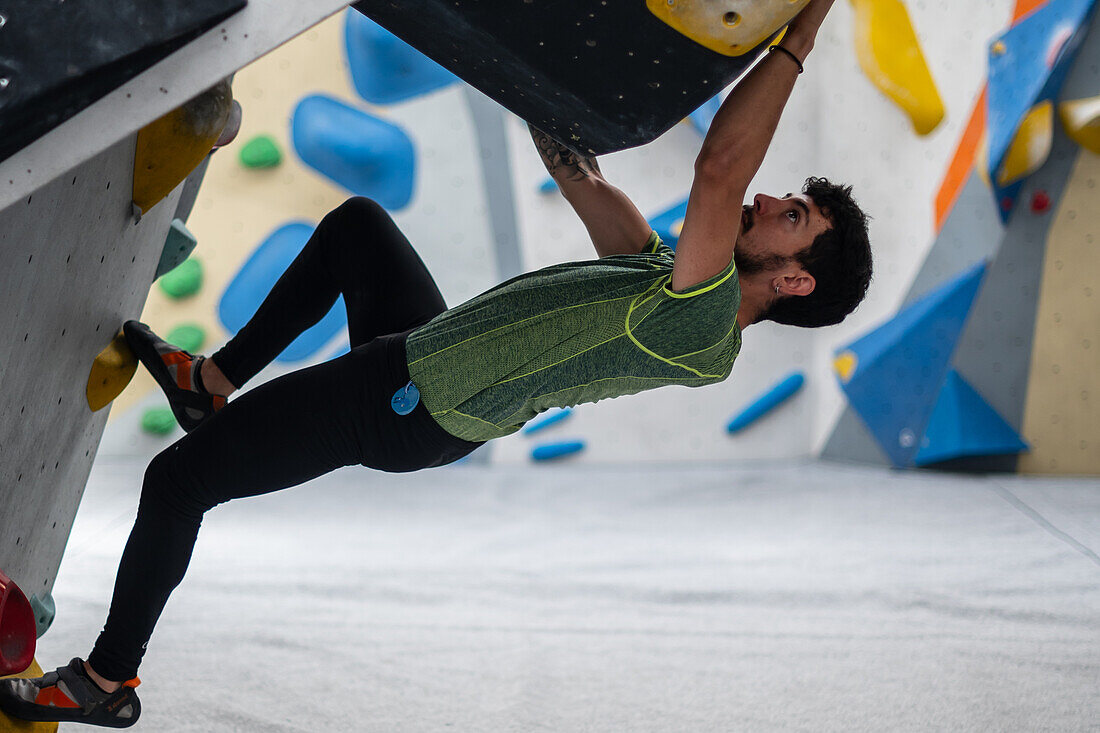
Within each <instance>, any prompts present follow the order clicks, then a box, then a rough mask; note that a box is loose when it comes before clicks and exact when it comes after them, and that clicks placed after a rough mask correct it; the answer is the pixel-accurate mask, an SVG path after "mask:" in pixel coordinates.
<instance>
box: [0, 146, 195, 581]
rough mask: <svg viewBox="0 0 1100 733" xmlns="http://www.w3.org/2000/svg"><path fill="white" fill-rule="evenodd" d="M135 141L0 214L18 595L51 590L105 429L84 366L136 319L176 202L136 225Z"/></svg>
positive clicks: (10, 541) (2, 516)
mask: <svg viewBox="0 0 1100 733" xmlns="http://www.w3.org/2000/svg"><path fill="white" fill-rule="evenodd" d="M134 139H135V136H133V135H131V136H130V137H129V138H127V139H125V140H123V141H121V142H119V143H117V144H115V145H113V146H112V147H110V148H108V149H107V150H105V151H103V152H101V153H99V154H98V155H96V156H94V157H92V158H91V159H89V160H88V161H87V162H85V163H83V164H82V165H80V166H78V167H76V168H74V169H73V170H71V171H69V172H67V173H65V174H64V175H62V176H60V177H59V178H56V179H55V180H53V181H51V182H50V183H48V184H46V185H45V186H43V187H41V188H39V189H38V190H36V191H34V193H32V194H29V195H27V196H25V197H24V198H22V199H20V200H19V201H16V202H15V203H14V204H12V205H10V206H8V207H7V208H6V209H4V210H3V211H2V212H0V313H3V314H4V317H3V318H2V319H0V508H2V511H0V567H2V568H3V569H4V572H6V573H7V574H8V575H10V576H11V577H12V578H13V579H14V580H15V581H16V582H17V583H19V585H20V586H21V587H22V588H23V590H24V591H25V592H26V594H27V595H28V596H30V595H32V594H38V595H42V594H44V593H47V592H49V590H50V587H51V586H52V584H53V579H54V575H55V573H56V572H57V567H58V564H59V563H60V562H61V555H62V553H63V552H64V549H65V543H66V541H67V539H68V536H69V530H70V528H71V526H72V518H73V515H74V514H75V513H76V508H77V505H78V504H79V503H80V497H81V495H82V493H83V491H84V483H85V481H86V480H87V477H88V472H89V470H90V469H91V465H92V460H93V459H94V458H95V455H96V448H97V447H98V445H99V440H100V435H101V433H102V431H103V426H104V424H105V422H106V420H107V410H102V411H100V412H97V413H92V411H91V410H90V409H89V408H88V403H87V400H86V398H85V387H86V385H87V382H88V373H89V370H90V369H91V366H92V361H93V360H94V359H95V357H96V355H97V354H98V353H99V351H100V350H101V349H102V348H103V347H104V346H106V345H107V344H108V343H109V342H110V341H111V339H112V338H113V337H114V335H115V333H117V331H118V329H119V328H120V327H121V326H122V322H123V321H124V320H126V319H128V318H133V317H135V316H136V315H137V314H138V313H140V312H141V307H142V304H143V303H144V302H145V297H146V295H147V293H148V291H149V284H150V283H151V282H152V279H153V273H154V272H155V270H156V266H157V262H158V260H159V259H160V253H161V249H162V247H163V245H164V237H165V234H166V232H167V230H168V226H169V224H170V223H171V219H172V214H173V212H174V211H175V208H176V200H177V199H178V197H179V190H178V189H177V191H176V192H173V193H172V194H171V195H170V196H169V197H168V198H167V199H165V200H164V201H162V202H161V203H160V205H158V206H155V207H154V208H153V209H152V210H151V211H150V212H149V213H148V214H147V215H146V216H145V217H144V218H142V220H141V222H140V223H139V224H137V225H135V224H134V222H133V219H132V218H131V215H130V195H131V184H132V181H133V166H134Z"/></svg>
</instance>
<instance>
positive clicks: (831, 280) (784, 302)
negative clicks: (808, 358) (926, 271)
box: [758, 177, 871, 328]
mask: <svg viewBox="0 0 1100 733" xmlns="http://www.w3.org/2000/svg"><path fill="white" fill-rule="evenodd" d="M802 193H804V194H806V195H807V196H809V197H810V198H811V199H813V201H814V203H815V204H817V205H818V207H819V208H820V209H821V213H822V214H824V215H825V218H826V219H828V220H829V224H830V225H831V226H830V228H829V229H827V230H826V231H824V232H822V233H821V234H819V235H817V237H816V238H815V239H814V241H813V244H811V245H810V246H809V247H807V248H806V249H804V250H802V251H801V252H799V253H798V254H796V255H795V259H796V260H797V261H798V263H799V264H800V265H802V267H803V268H804V269H805V270H806V272H808V273H810V274H811V275H813V277H814V280H816V281H817V285H816V287H815V288H814V291H813V292H812V293H810V294H809V295H804V296H789V297H786V298H780V299H779V300H777V301H775V302H774V303H772V305H771V307H770V308H768V310H767V311H765V312H764V313H762V314H761V315H760V317H759V319H758V320H761V321H775V322H776V323H783V324H786V325H789V326H803V327H806V328H816V327H818V326H831V325H833V324H835V323H840V322H841V321H843V320H844V318H845V317H846V316H847V315H848V314H849V313H851V312H852V311H854V310H855V309H856V306H857V305H859V304H860V302H861V301H862V300H863V297H864V296H865V295H866V294H867V287H868V285H870V284H871V243H870V241H869V240H868V238H867V222H868V219H869V217H868V216H867V215H866V214H865V213H863V210H862V209H860V208H859V205H858V204H856V202H855V200H854V199H853V198H852V187H851V186H841V185H837V184H834V183H830V182H829V181H828V180H826V179H825V178H813V177H811V178H807V179H806V184H805V185H804V186H803V187H802Z"/></svg>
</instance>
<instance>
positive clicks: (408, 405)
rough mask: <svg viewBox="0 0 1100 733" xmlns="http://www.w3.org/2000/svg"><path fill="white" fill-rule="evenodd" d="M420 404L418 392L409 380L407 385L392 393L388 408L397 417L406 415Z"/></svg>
mask: <svg viewBox="0 0 1100 733" xmlns="http://www.w3.org/2000/svg"><path fill="white" fill-rule="evenodd" d="M418 404H420V390H419V389H417V388H416V385H415V384H413V383H412V380H411V379H410V380H409V383H408V384H406V385H405V386H404V387H401V388H400V389H398V390H397V391H396V392H394V393H393V397H391V398H390V407H392V408H393V411H394V412H396V413H397V414H398V415H408V414H409V413H410V412H412V411H413V410H415V409H416V406H417V405H418Z"/></svg>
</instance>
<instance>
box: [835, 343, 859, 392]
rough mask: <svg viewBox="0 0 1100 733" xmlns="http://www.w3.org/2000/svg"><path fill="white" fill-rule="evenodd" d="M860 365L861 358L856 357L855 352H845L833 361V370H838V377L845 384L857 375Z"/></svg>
mask: <svg viewBox="0 0 1100 733" xmlns="http://www.w3.org/2000/svg"><path fill="white" fill-rule="evenodd" d="M858 364H859V357H857V356H856V355H855V352H852V351H845V352H842V353H840V354H839V355H837V357H836V358H835V359H833V369H835V370H836V373H837V376H839V377H840V381H842V382H844V383H845V384H847V383H848V380H849V379H851V378H852V375H853V374H855V371H856V366H857V365H858Z"/></svg>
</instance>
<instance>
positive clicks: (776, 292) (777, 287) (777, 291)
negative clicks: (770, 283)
mask: <svg viewBox="0 0 1100 733" xmlns="http://www.w3.org/2000/svg"><path fill="white" fill-rule="evenodd" d="M775 294H776V295H779V286H778V285H776V286H775Z"/></svg>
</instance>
